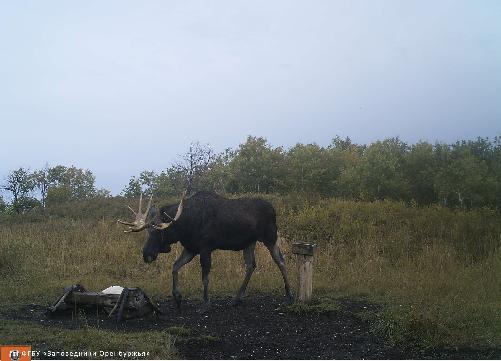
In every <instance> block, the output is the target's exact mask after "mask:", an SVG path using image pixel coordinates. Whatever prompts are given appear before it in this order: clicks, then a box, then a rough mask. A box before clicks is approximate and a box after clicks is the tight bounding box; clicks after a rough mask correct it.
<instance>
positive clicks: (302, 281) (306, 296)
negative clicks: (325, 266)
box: [292, 242, 317, 302]
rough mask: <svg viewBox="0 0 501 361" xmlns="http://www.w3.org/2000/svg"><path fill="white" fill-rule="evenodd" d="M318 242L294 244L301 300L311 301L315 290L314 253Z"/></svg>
mask: <svg viewBox="0 0 501 361" xmlns="http://www.w3.org/2000/svg"><path fill="white" fill-rule="evenodd" d="M316 246H317V245H316V244H311V243H304V242H296V243H293V244H292V253H294V254H295V255H296V256H297V265H298V274H299V288H298V299H299V301H300V302H310V301H311V296H312V292H313V254H314V253H315V247H316Z"/></svg>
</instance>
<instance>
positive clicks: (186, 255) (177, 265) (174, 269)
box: [172, 248, 195, 308]
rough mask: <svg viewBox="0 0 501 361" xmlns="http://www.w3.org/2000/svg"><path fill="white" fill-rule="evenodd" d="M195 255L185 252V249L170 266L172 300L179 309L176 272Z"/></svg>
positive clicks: (179, 296)
mask: <svg viewBox="0 0 501 361" xmlns="http://www.w3.org/2000/svg"><path fill="white" fill-rule="evenodd" d="M193 257H195V255H194V254H193V253H191V252H189V251H187V250H186V248H183V252H181V255H180V256H179V258H178V259H177V260H176V262H174V265H173V266H172V296H174V300H175V301H176V305H177V307H178V308H179V306H181V299H182V297H181V292H179V286H178V284H179V280H178V274H177V273H178V271H179V269H180V268H181V267H183V266H184V265H185V264H187V263H189V262H190V261H191V260H192V259H193Z"/></svg>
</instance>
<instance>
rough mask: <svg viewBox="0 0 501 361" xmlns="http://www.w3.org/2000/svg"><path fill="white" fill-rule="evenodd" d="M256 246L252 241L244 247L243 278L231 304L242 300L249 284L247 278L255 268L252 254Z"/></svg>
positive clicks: (234, 304) (248, 278) (235, 304)
mask: <svg viewBox="0 0 501 361" xmlns="http://www.w3.org/2000/svg"><path fill="white" fill-rule="evenodd" d="M255 248H256V242H254V243H252V244H251V245H250V246H249V247H247V248H246V249H244V252H243V254H244V261H245V278H244V281H243V282H242V286H240V289H239V290H238V293H237V295H236V297H235V298H234V299H233V302H232V304H233V306H237V305H239V304H240V303H241V302H242V297H243V295H244V293H245V290H246V289H247V285H248V284H249V280H250V278H251V276H252V273H253V272H254V270H255V269H256V257H255V254H254V249H255Z"/></svg>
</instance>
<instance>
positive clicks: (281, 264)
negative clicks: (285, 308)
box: [266, 243, 293, 302]
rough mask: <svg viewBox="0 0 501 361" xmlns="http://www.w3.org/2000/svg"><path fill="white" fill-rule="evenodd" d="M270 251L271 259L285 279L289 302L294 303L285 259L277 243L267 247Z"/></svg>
mask: <svg viewBox="0 0 501 361" xmlns="http://www.w3.org/2000/svg"><path fill="white" fill-rule="evenodd" d="M266 247H267V248H268V250H269V251H270V254H271V258H273V261H275V263H276V264H277V266H278V268H279V269H280V272H281V273H282V278H283V279H284V286H285V295H286V297H287V302H292V300H293V296H292V292H291V288H290V285H289V279H288V277H287V269H286V268H285V259H284V256H283V254H282V252H281V251H280V248H279V247H278V244H277V243H275V244H273V245H272V246H268V245H266Z"/></svg>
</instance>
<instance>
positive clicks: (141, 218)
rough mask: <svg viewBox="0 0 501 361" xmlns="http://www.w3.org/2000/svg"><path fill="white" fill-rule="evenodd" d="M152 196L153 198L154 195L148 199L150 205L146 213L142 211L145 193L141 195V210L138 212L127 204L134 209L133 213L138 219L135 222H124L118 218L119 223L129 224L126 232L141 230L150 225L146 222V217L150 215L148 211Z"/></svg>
mask: <svg viewBox="0 0 501 361" xmlns="http://www.w3.org/2000/svg"><path fill="white" fill-rule="evenodd" d="M151 198H153V195H151V196H150V200H149V201H148V205H147V206H146V211H144V213H143V212H142V208H143V207H142V205H143V194H141V195H140V196H139V210H138V211H137V212H135V211H134V210H133V209H132V208H131V207H129V206H127V207H128V208H129V209H130V210H131V211H132V213H134V215H135V216H136V219H135V220H134V222H124V221H121V220H117V223H120V224H124V225H126V226H129V228H128V229H126V230H125V231H124V232H125V233H129V232H139V231H142V230H143V229H145V228H147V227H148V225H147V224H146V217H147V216H148V212H149V211H150V206H151Z"/></svg>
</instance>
